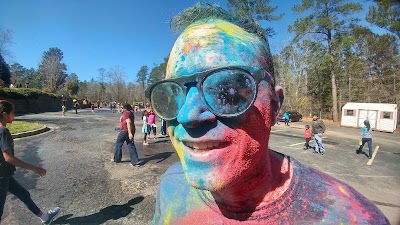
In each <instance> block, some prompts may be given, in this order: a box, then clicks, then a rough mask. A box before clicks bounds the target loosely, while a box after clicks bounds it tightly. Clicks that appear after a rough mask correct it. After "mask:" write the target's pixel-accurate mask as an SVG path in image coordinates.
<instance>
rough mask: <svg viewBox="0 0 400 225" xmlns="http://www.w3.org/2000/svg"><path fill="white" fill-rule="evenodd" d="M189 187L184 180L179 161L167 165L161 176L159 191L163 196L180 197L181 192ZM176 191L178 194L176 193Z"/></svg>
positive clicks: (184, 191)
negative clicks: (169, 165)
mask: <svg viewBox="0 0 400 225" xmlns="http://www.w3.org/2000/svg"><path fill="white" fill-rule="evenodd" d="M189 189H191V186H190V185H189V183H188V182H187V181H186V178H185V174H184V172H183V168H182V164H181V163H180V162H177V163H175V164H173V165H172V166H171V167H169V168H168V169H167V171H165V173H164V174H163V175H162V177H161V182H160V187H159V192H160V194H161V196H163V198H167V199H171V198H181V197H183V193H187V192H188V191H189ZM171 191H172V192H171ZM176 193H179V194H178V195H176Z"/></svg>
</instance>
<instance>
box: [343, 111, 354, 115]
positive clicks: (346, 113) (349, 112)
mask: <svg viewBox="0 0 400 225" xmlns="http://www.w3.org/2000/svg"><path fill="white" fill-rule="evenodd" d="M345 116H354V110H348V109H347V110H346V111H345Z"/></svg>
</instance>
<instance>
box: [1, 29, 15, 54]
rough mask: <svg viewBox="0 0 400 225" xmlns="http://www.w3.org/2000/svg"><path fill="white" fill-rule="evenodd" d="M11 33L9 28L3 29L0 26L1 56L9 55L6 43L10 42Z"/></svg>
mask: <svg viewBox="0 0 400 225" xmlns="http://www.w3.org/2000/svg"><path fill="white" fill-rule="evenodd" d="M12 39H13V33H12V30H10V29H5V28H3V27H1V26H0V54H1V55H2V56H3V57H6V56H8V57H11V52H10V51H9V50H8V49H7V45H10V44H12V43H13V42H12Z"/></svg>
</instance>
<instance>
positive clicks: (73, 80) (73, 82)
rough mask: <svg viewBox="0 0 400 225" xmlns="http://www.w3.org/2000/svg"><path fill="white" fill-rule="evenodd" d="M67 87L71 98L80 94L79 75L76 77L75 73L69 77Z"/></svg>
mask: <svg viewBox="0 0 400 225" xmlns="http://www.w3.org/2000/svg"><path fill="white" fill-rule="evenodd" d="M65 86H66V89H67V91H68V94H69V95H70V96H74V95H76V94H78V91H79V81H78V75H76V74H75V73H71V74H70V75H69V76H68V77H67V82H66V83H65Z"/></svg>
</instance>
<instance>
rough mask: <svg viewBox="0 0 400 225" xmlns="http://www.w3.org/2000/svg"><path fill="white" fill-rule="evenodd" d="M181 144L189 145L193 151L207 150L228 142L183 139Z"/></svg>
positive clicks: (223, 145) (222, 145)
mask: <svg viewBox="0 0 400 225" xmlns="http://www.w3.org/2000/svg"><path fill="white" fill-rule="evenodd" d="M182 143H183V145H185V146H187V147H189V148H190V149H192V150H194V151H207V150H212V149H216V148H222V147H225V146H226V145H227V144H228V142H219V141H208V142H190V141H183V142H182Z"/></svg>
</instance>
